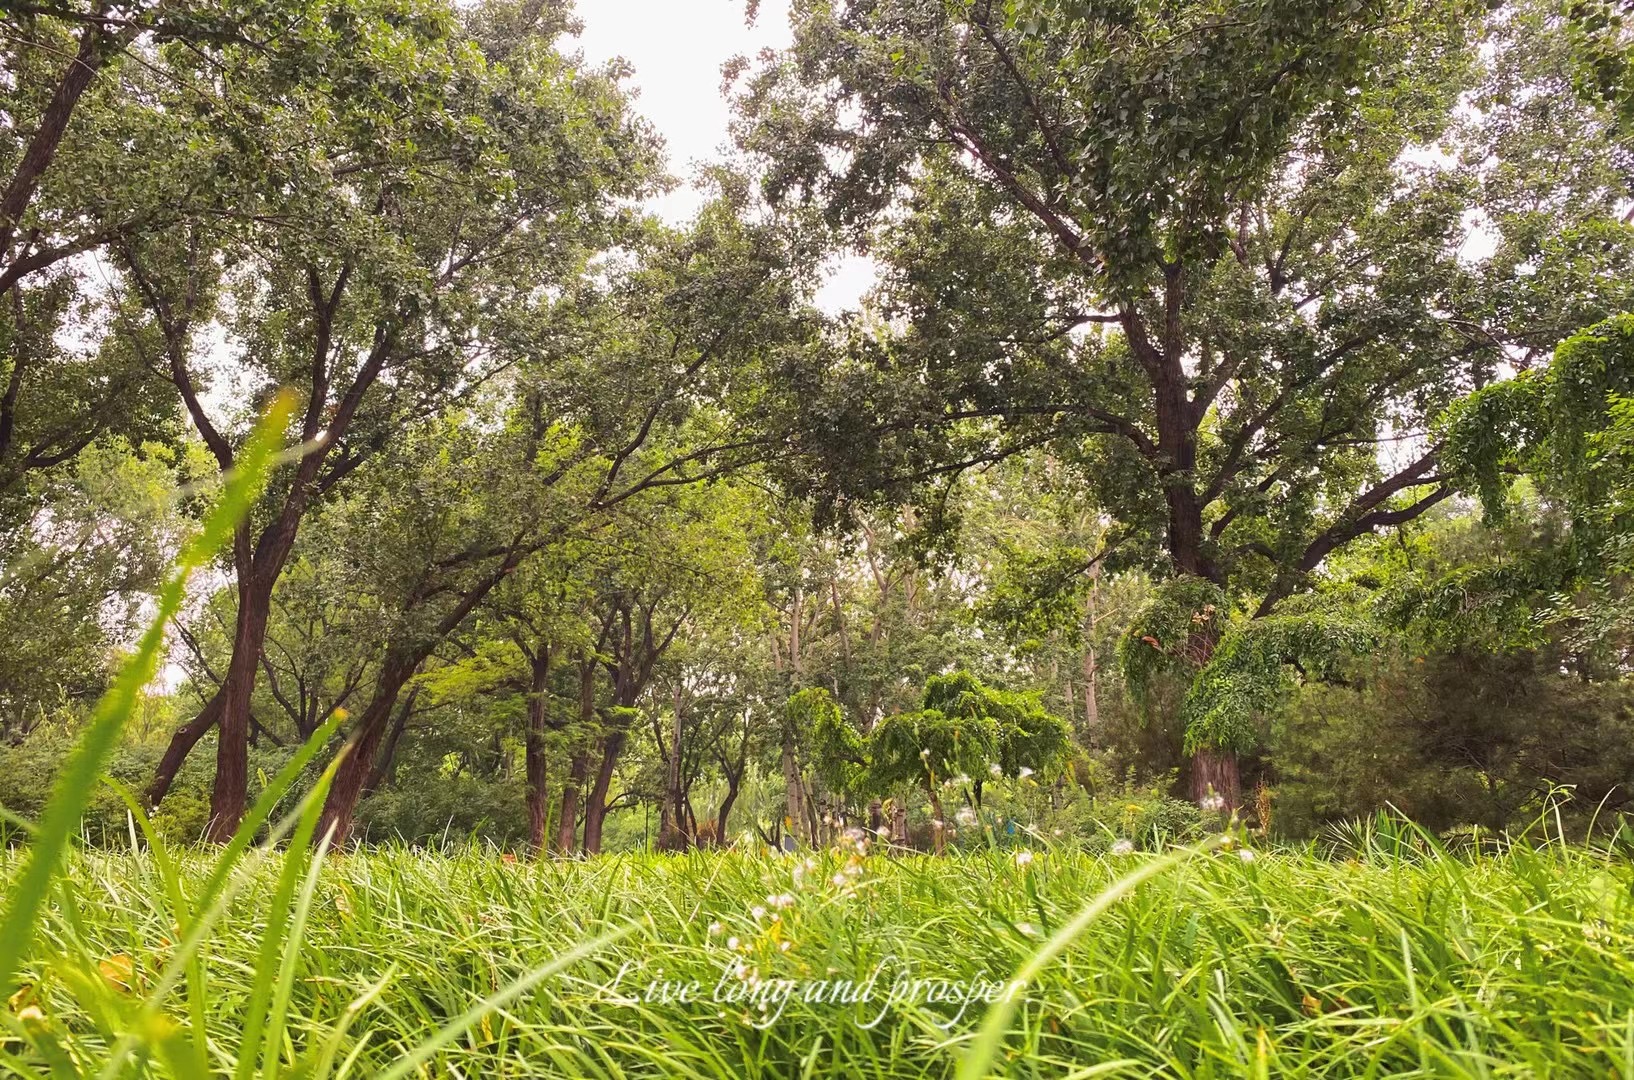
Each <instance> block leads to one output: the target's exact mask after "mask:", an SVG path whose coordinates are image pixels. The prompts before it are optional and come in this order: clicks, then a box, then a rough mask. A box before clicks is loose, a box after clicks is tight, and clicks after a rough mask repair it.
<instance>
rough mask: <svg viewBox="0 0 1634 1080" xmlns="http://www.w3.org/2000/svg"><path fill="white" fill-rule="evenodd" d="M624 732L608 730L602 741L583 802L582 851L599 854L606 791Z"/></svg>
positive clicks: (605, 810)
mask: <svg viewBox="0 0 1634 1080" xmlns="http://www.w3.org/2000/svg"><path fill="white" fill-rule="evenodd" d="M626 734H627V733H626V732H624V731H622V730H620V731H614V732H610V733H609V734H608V736H607V738H606V739H605V740H603V741H602V751H601V766H600V767H599V768H598V769H597V770H596V782H595V784H594V785H592V786H591V788H590V797H589V798H588V799H586V800H585V804H584V853H585V854H586V855H600V854H601V827H602V823H603V822H605V821H606V820H607V792H608V790H609V789H610V788H611V787H612V786H613V770H614V769H615V768H617V767H618V755H619V754H620V753H621V752H623V750H624V740H625V737H626Z"/></svg>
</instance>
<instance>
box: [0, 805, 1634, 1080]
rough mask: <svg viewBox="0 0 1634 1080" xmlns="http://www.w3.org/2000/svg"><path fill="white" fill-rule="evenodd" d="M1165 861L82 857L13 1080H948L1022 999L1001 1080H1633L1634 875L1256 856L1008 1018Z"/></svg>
mask: <svg viewBox="0 0 1634 1080" xmlns="http://www.w3.org/2000/svg"><path fill="white" fill-rule="evenodd" d="M1152 858H1153V856H1149V855H1144V854H1128V855H1121V856H1120V855H1104V856H1094V855H1088V854H1084V853H1080V852H1076V851H1068V850H1038V851H1027V852H1023V851H1019V850H1017V849H1013V848H1012V849H1007V850H993V851H988V852H982V853H977V854H961V855H957V856H950V857H947V858H941V859H937V858H931V857H926V856H915V857H907V858H888V857H885V856H882V855H877V854H867V855H859V854H857V853H856V852H846V851H842V850H831V851H827V852H824V853H821V854H818V855H814V856H810V857H799V856H775V855H750V854H740V853H733V852H727V853H694V854H691V855H686V856H647V855H634V856H607V857H602V858H598V859H594V860H590V861H554V860H546V861H541V862H537V863H534V862H529V861H527V860H525V859H523V860H514V859H512V858H510V857H508V856H503V855H500V854H498V853H496V852H493V851H489V850H482V849H479V848H475V847H473V848H471V849H467V850H461V851H455V852H452V853H444V854H429V853H426V852H417V851H412V850H408V849H391V848H384V849H373V850H369V851H366V852H363V853H354V854H347V855H339V856H335V855H331V856H330V857H329V858H328V859H327V860H325V861H324V862H323V863H322V864H321V868H320V869H318V870H317V872H311V871H310V870H308V869H307V867H306V866H305V864H304V862H303V865H301V866H299V867H293V866H292V867H285V866H284V865H282V864H283V862H284V860H283V857H282V856H280V855H277V854H273V855H268V856H262V857H255V856H252V857H251V859H250V860H249V861H248V862H246V863H244V864H241V865H240V866H238V867H236V868H235V869H234V871H233V874H234V876H233V878H232V879H231V883H230V885H229V887H228V890H227V892H226V893H225V894H224V895H225V896H226V897H227V899H226V900H225V901H224V902H223V904H222V905H220V907H219V916H220V917H219V918H215V919H213V920H211V919H205V920H198V919H196V918H195V917H194V916H192V915H189V914H185V913H184V914H183V915H182V916H181V917H178V915H177V911H176V906H177V904H178V903H180V904H182V905H183V906H184V907H185V906H186V905H187V900H186V898H187V897H190V896H196V895H198V894H199V890H200V888H201V885H202V883H203V882H204V879H205V878H206V876H207V875H208V874H209V872H210V867H211V862H210V857H209V856H207V855H206V854H204V853H198V852H180V853H171V855H168V856H167V855H164V854H162V853H161V855H160V856H159V857H157V858H156V857H155V856H154V855H153V854H152V853H144V854H142V855H135V856H133V855H131V854H128V853H125V854H121V853H115V852H98V851H81V852H77V853H74V854H73V855H72V856H71V858H70V865H69V866H68V867H67V870H68V872H67V873H66V875H64V876H63V877H62V878H61V879H60V882H61V884H60V885H59V889H58V892H57V894H56V896H55V899H54V903H53V905H52V907H51V909H50V912H49V913H48V915H47V918H46V921H45V922H44V923H43V924H42V927H41V932H40V933H39V934H38V935H37V936H36V938H35V941H34V946H33V949H32V951H31V953H30V955H29V957H28V958H27V960H26V962H25V965H24V971H23V982H24V988H23V989H22V990H21V991H20V992H19V993H18V994H17V995H16V996H14V997H13V998H12V1000H11V1002H10V1008H9V1011H8V1013H7V1015H6V1020H7V1023H6V1025H5V1027H3V1028H0V1051H3V1056H0V1074H4V1073H6V1072H7V1070H8V1068H9V1069H11V1070H14V1071H15V1072H16V1074H17V1075H24V1076H29V1075H34V1076H52V1077H55V1076H60V1075H76V1074H81V1073H83V1074H90V1073H91V1072H92V1071H93V1070H92V1069H91V1066H93V1065H95V1066H96V1067H97V1068H100V1067H101V1065H102V1064H104V1063H105V1062H106V1060H107V1058H108V1056H109V1052H110V1051H109V1046H110V1043H111V1042H116V1041H117V1040H116V1038H115V1035H114V1034H113V1033H114V1032H115V1031H116V1030H117V1031H136V1032H137V1033H138V1034H137V1035H136V1036H133V1037H132V1041H131V1042H130V1043H128V1045H127V1047H126V1048H127V1049H128V1050H131V1053H132V1054H133V1055H134V1056H133V1057H132V1058H131V1059H130V1060H128V1061H127V1063H126V1067H125V1068H123V1069H121V1070H120V1072H119V1073H110V1074H109V1075H114V1074H120V1073H122V1074H126V1075H135V1074H136V1070H137V1069H138V1068H141V1067H142V1064H141V1059H142V1057H143V1055H144V1054H147V1053H149V1052H151V1053H152V1054H153V1055H154V1056H153V1059H152V1061H151V1062H150V1063H149V1065H148V1067H149V1068H150V1069H151V1070H152V1073H150V1074H155V1073H156V1074H159V1075H225V1074H236V1075H238V1076H271V1075H279V1074H281V1075H286V1076H292V1077H294V1076H337V1075H349V1076H368V1077H373V1076H381V1075H388V1074H390V1073H391V1070H392V1067H393V1065H394V1064H396V1065H400V1068H399V1070H398V1073H397V1074H398V1075H422V1076H464V1077H519V1076H574V1077H590V1076H638V1075H639V1076H708V1077H745V1076H765V1077H779V1078H783V1077H792V1076H845V1077H853V1076H858V1077H860V1076H868V1077H896V1076H913V1077H920V1076H948V1075H952V1074H953V1072H954V1070H955V1069H956V1068H957V1066H958V1064H959V1062H960V1060H961V1055H962V1054H963V1053H964V1052H965V1049H966V1047H968V1046H969V1045H970V1043H971V1041H972V1039H973V1033H974V1032H975V1031H976V1029H977V1028H978V1027H979V1025H980V1024H981V1021H982V1019H983V1016H984V1015H985V1013H986V1010H987V1009H988V1007H989V1003H990V1002H991V1001H999V1000H1003V999H1004V998H1005V997H1006V996H1011V997H1013V998H1014V999H1015V1002H1016V1004H1017V1011H1016V1012H1015V1015H1014V1018H1013V1020H1012V1021H1011V1027H1010V1033H1009V1035H1008V1037H1007V1039H1006V1040H1005V1042H1004V1043H1003V1044H1002V1046H1001V1048H1000V1050H999V1052H998V1056H997V1057H996V1059H995V1064H996V1066H997V1067H998V1068H999V1069H1001V1070H1002V1071H1004V1072H1006V1073H1007V1074H1009V1075H1018V1076H1050V1077H1057V1076H1066V1075H1077V1076H1091V1075H1095V1076H1099V1075H1119V1076H1122V1075H1128V1076H1151V1075H1165V1076H1184V1077H1208V1076H1240V1075H1261V1076H1289V1075H1320V1076H1384V1075H1390V1076H1397V1075H1422V1076H1428V1075H1436V1076H1442V1075H1465V1074H1468V1075H1487V1076H1502V1075H1528V1076H1545V1075H1547V1076H1563V1075H1585V1076H1588V1075H1592V1076H1601V1077H1604V1076H1608V1075H1610V1076H1625V1077H1628V1076H1634V948H1631V946H1634V917H1631V913H1634V899H1631V895H1634V893H1631V890H1634V869H1631V867H1630V866H1629V864H1628V863H1627V861H1626V860H1622V859H1619V858H1617V857H1615V856H1608V855H1605V854H1602V853H1598V852H1594V851H1590V850H1587V849H1582V848H1571V847H1562V846H1553V847H1546V848H1543V849H1541V850H1538V849H1522V848H1517V849H1514V850H1510V851H1507V852H1504V853H1502V854H1497V855H1484V856H1453V855H1448V854H1445V853H1443V852H1440V851H1437V850H1435V849H1433V848H1428V847H1423V846H1414V845H1412V844H1410V843H1404V842H1401V841H1400V839H1399V838H1397V839H1396V840H1392V841H1390V842H1388V843H1386V842H1383V841H1381V840H1379V839H1378V838H1376V837H1374V838H1364V839H1362V840H1361V841H1360V842H1358V843H1357V844H1356V845H1355V846H1354V847H1353V848H1351V849H1350V850H1349V851H1344V850H1340V851H1335V850H1331V849H1323V850H1318V849H1317V848H1315V847H1310V848H1301V849H1294V850H1261V851H1248V850H1245V849H1244V848H1242V847H1240V846H1233V847H1230V848H1226V849H1221V850H1215V851H1212V852H1209V853H1205V854H1197V855H1195V856H1192V857H1189V858H1185V859H1183V860H1181V861H1179V862H1177V863H1176V864H1175V865H1173V866H1170V867H1168V868H1167V869H1165V870H1164V871H1163V872H1162V873H1161V874H1159V875H1157V876H1155V877H1153V878H1151V879H1150V880H1147V881H1145V882H1144V883H1142V884H1140V885H1139V886H1138V888H1134V889H1132V890H1131V891H1129V892H1128V893H1127V895H1124V896H1123V897H1122V898H1121V899H1120V900H1118V901H1117V902H1116V903H1115V904H1112V905H1111V906H1110V907H1108V908H1107V909H1106V910H1105V912H1104V913H1103V914H1101V915H1099V916H1098V917H1097V918H1095V919H1094V920H1093V921H1092V922H1090V923H1089V924H1088V925H1087V927H1085V928H1084V929H1083V930H1082V932H1081V933H1079V934H1078V935H1077V936H1076V937H1075V938H1074V939H1073V940H1072V941H1071V943H1070V944H1069V945H1067V946H1066V947H1065V948H1064V949H1062V951H1061V952H1060V953H1059V955H1056V956H1055V957H1054V958H1053V959H1051V960H1050V961H1049V962H1048V963H1046V964H1044V965H1043V967H1042V970H1041V971H1040V972H1039V974H1038V975H1037V977H1036V978H1034V979H1032V980H1031V981H1029V982H1027V983H1026V984H1024V985H1017V984H1016V983H1014V982H1013V977H1014V975H1015V974H1016V972H1017V971H1018V969H1019V968H1021V967H1022V965H1023V964H1025V963H1026V962H1027V961H1028V960H1029V958H1030V957H1032V956H1033V955H1034V954H1035V953H1036V952H1037V951H1038V950H1039V949H1040V948H1041V946H1043V945H1044V943H1045V942H1046V941H1047V940H1048V939H1049V938H1050V937H1051V935H1053V934H1055V933H1056V932H1057V931H1058V930H1059V929H1060V928H1061V927H1062V926H1063V925H1064V924H1065V923H1067V922H1068V920H1070V919H1071V918H1072V917H1073V916H1074V915H1075V914H1077V913H1078V912H1080V910H1082V909H1083V908H1084V906H1085V905H1086V904H1088V903H1090V902H1091V901H1093V900H1094V899H1095V898H1096V897H1097V896H1098V895H1100V894H1102V893H1103V891H1104V890H1106V889H1107V888H1108V886H1109V885H1110V884H1111V883H1113V882H1114V881H1116V880H1118V879H1119V878H1120V877H1122V876H1124V875H1127V874H1128V873H1130V872H1131V871H1133V870H1136V869H1138V868H1140V867H1143V866H1148V865H1150V861H1151V860H1152ZM19 861H20V860H18V859H17V858H16V857H14V856H12V857H8V856H4V855H0V879H7V878H9V875H10V874H13V873H15V871H16V867H17V865H18V863H19ZM314 865H316V864H314ZM286 870H287V871H288V872H285V871H286ZM206 924H208V925H206ZM609 935H611V940H609V939H608V938H609ZM195 938H196V939H198V941H199V943H200V947H199V948H198V949H197V950H196V951H194V950H193V941H194V939H195ZM190 957H193V958H198V960H199V962H197V963H194V962H191V961H190V960H189V958H190ZM167 971H168V975H167ZM496 995H497V997H498V998H499V999H500V1002H499V1003H498V1004H497V1006H494V1007H490V1006H489V1005H484V1004H483V1002H484V999H487V998H491V997H494V996H496ZM491 1004H492V1003H490V1005H491ZM144 1009H146V1011H145V1012H144ZM19 1017H21V1019H19ZM143 1025H146V1026H145V1027H144V1026H143ZM201 1025H202V1027H203V1028H204V1030H206V1031H207V1032H208V1039H207V1040H206V1042H205V1043H203V1044H200V1043H198V1042H197V1041H195V1040H191V1039H190V1038H186V1037H184V1036H183V1035H182V1033H184V1032H186V1031H188V1030H197V1028H198V1027H199V1026H201ZM439 1032H441V1034H440V1035H439ZM409 1055H413V1057H412V1060H410V1059H409ZM53 1061H55V1066H53ZM65 1066H66V1067H67V1068H69V1069H71V1070H72V1071H69V1072H64V1071H62V1070H63V1068H64V1067H65Z"/></svg>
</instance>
